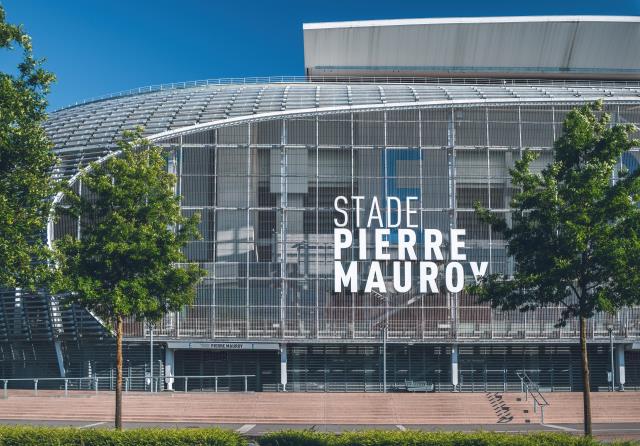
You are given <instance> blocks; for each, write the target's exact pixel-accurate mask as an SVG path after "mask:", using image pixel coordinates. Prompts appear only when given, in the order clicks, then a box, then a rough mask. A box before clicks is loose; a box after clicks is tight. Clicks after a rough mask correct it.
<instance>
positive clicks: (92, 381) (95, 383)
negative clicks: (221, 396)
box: [0, 375, 256, 399]
mask: <svg viewBox="0 0 640 446" xmlns="http://www.w3.org/2000/svg"><path fill="white" fill-rule="evenodd" d="M255 377H256V375H176V376H174V375H165V376H164V377H159V376H156V377H154V378H153V381H152V382H151V383H150V384H151V388H152V389H153V387H154V386H155V388H156V391H157V390H158V389H159V388H160V382H161V380H164V381H165V382H169V381H168V380H175V379H184V381H185V385H184V391H185V393H186V392H187V391H188V386H189V379H213V380H214V384H215V391H216V392H217V391H218V379H219V378H223V379H224V378H229V379H231V378H244V391H245V392H248V391H249V378H255ZM134 378H135V377H132V376H123V377H122V379H123V381H124V386H125V388H124V391H125V392H128V391H129V389H130V387H131V386H130V381H131V380H133V379H134ZM105 379H106V380H109V381H112V380H113V379H114V378H113V377H112V376H82V377H76V378H48V377H47V378H0V381H1V382H2V383H3V392H2V399H7V398H9V383H11V382H32V383H33V394H34V396H38V383H39V382H40V381H60V382H63V383H64V396H65V397H68V396H69V383H70V382H78V386H79V387H81V386H82V383H83V382H84V381H87V382H88V383H89V390H90V389H91V388H93V389H95V392H96V394H98V392H99V387H100V380H103V381H104V380H105ZM141 379H143V378H142V377H141ZM171 382H172V381H171Z"/></svg>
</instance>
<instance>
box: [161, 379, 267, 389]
mask: <svg viewBox="0 0 640 446" xmlns="http://www.w3.org/2000/svg"><path fill="white" fill-rule="evenodd" d="M255 377H256V375H176V376H165V377H164V380H165V382H169V380H174V381H175V380H179V379H182V380H184V387H183V391H184V392H185V393H187V392H188V391H189V380H190V379H191V382H193V381H194V380H200V384H201V388H202V384H203V382H204V381H205V380H213V391H214V392H218V384H219V381H220V380H221V379H226V380H228V381H227V383H228V385H229V386H231V380H233V379H240V382H241V383H243V384H244V391H245V392H248V391H249V378H255ZM209 382H211V381H209Z"/></svg>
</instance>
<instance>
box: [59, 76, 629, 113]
mask: <svg viewBox="0 0 640 446" xmlns="http://www.w3.org/2000/svg"><path fill="white" fill-rule="evenodd" d="M282 83H376V84H436V85H438V84H443V85H542V86H543V85H549V86H553V85H558V86H567V85H570V86H585V87H640V81H628V80H619V81H618V80H610V81H608V80H593V79H576V80H573V79H535V78H530V79H529V78H513V79H509V78H497V77H496V78H493V77H484V78H482V77H478V78H474V77H403V76H258V77H225V78H218V79H202V80H195V81H184V82H168V83H164V84H155V85H146V86H143V87H138V88H131V89H129V90H122V91H119V92H116V93H109V94H104V95H99V96H94V97H91V98H88V99H84V100H81V101H76V102H75V103H73V104H69V105H67V106H64V107H61V108H60V109H58V110H61V109H64V108H70V107H74V106H76V105H83V104H88V103H90V102H97V101H103V100H106V99H113V98H119V97H124V96H131V95H135V94H141V93H153V92H157V91H164V90H180V89H184V88H192V87H206V86H209V85H254V84H282ZM56 111H57V110H56Z"/></svg>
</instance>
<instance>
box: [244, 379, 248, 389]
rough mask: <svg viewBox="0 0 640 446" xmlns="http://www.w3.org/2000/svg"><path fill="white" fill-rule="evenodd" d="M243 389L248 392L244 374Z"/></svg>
mask: <svg viewBox="0 0 640 446" xmlns="http://www.w3.org/2000/svg"><path fill="white" fill-rule="evenodd" d="M244 391H245V392H248V387H247V376H246V375H245V377H244Z"/></svg>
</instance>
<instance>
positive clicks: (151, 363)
mask: <svg viewBox="0 0 640 446" xmlns="http://www.w3.org/2000/svg"><path fill="white" fill-rule="evenodd" d="M149 351H150V360H149V368H150V369H151V370H150V371H149V384H150V389H151V393H153V324H152V323H151V322H149Z"/></svg>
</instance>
